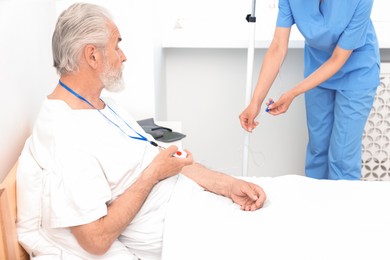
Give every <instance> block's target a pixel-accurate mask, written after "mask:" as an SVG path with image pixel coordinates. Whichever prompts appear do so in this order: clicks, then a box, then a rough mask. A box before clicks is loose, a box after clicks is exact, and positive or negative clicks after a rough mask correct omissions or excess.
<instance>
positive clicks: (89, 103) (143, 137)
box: [58, 80, 159, 147]
mask: <svg viewBox="0 0 390 260" xmlns="http://www.w3.org/2000/svg"><path fill="white" fill-rule="evenodd" d="M58 82H59V83H60V85H61V86H62V87H63V88H64V89H66V90H67V91H69V92H70V93H71V94H72V95H74V96H75V97H77V98H79V99H81V100H82V101H84V102H85V103H87V104H88V105H90V106H91V107H92V108H94V109H95V110H96V111H98V112H99V113H100V114H101V115H102V116H103V117H104V118H106V119H107V120H108V121H109V122H110V123H111V124H113V125H115V126H116V127H117V128H118V129H119V130H120V131H121V132H122V133H123V134H125V135H127V136H128V137H130V138H132V139H136V140H140V141H145V142H149V143H150V144H151V145H153V146H156V147H158V146H159V145H158V144H157V143H156V142H153V141H149V140H148V139H147V138H146V137H145V136H143V135H141V134H140V133H138V132H137V131H135V130H134V129H133V128H132V127H131V126H130V125H129V124H128V123H127V122H126V121H125V120H124V119H123V118H122V117H120V116H119V115H118V114H117V113H116V112H115V111H114V110H113V109H112V108H111V107H110V106H109V105H108V104H106V106H107V107H108V108H109V109H110V110H111V111H112V112H113V113H114V114H115V115H116V116H117V117H118V118H119V119H120V120H122V122H123V123H125V124H126V125H127V126H128V127H129V128H130V129H131V130H132V131H133V132H134V133H136V134H137V135H138V136H131V135H128V134H126V132H125V131H123V129H122V128H121V127H120V126H119V125H118V124H116V123H115V122H113V121H112V120H111V119H109V118H108V117H107V116H106V115H105V114H103V113H102V111H100V110H99V109H97V108H96V107H95V106H94V105H92V103H91V102H89V101H88V100H87V99H85V98H84V97H82V96H81V95H79V94H78V93H77V92H75V91H74V90H73V89H71V88H70V87H68V86H67V85H65V84H64V83H63V82H61V80H59V81H58Z"/></svg>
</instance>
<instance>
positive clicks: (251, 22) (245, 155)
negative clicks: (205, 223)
mask: <svg viewBox="0 0 390 260" xmlns="http://www.w3.org/2000/svg"><path fill="white" fill-rule="evenodd" d="M255 10H256V0H252V12H251V14H248V15H247V16H246V20H247V21H248V23H249V44H248V57H247V71H246V92H245V107H247V106H248V105H249V102H250V100H251V94H252V73H253V59H254V49H255V28H256V27H255V25H256V17H255ZM248 151H249V133H248V132H246V131H245V133H244V151H243V160H242V175H243V176H248V155H249V152H248Z"/></svg>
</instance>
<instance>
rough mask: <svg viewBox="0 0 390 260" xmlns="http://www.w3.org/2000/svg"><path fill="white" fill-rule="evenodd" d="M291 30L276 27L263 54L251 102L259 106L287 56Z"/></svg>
mask: <svg viewBox="0 0 390 260" xmlns="http://www.w3.org/2000/svg"><path fill="white" fill-rule="evenodd" d="M290 31H291V28H283V27H276V29H275V33H274V38H273V39H272V42H271V44H270V46H269V48H268V50H267V52H266V53H265V56H264V60H263V64H262V66H261V69H260V73H259V77H258V80H257V84H256V88H255V90H254V92H253V98H252V102H251V103H254V104H257V105H258V106H260V105H261V104H262V103H263V101H264V98H265V96H266V95H267V93H268V91H269V89H270V88H271V86H272V83H273V82H274V80H275V78H276V76H277V75H278V73H279V70H280V67H281V66H282V64H283V61H284V59H285V58H286V56H287V51H288V41H289V38H290Z"/></svg>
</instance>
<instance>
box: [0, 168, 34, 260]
mask: <svg viewBox="0 0 390 260" xmlns="http://www.w3.org/2000/svg"><path fill="white" fill-rule="evenodd" d="M16 169H17V163H16V164H15V165H14V167H13V168H12V170H11V171H10V172H9V173H8V175H7V176H6V178H5V179H4V181H3V182H2V183H1V184H0V259H5V260H20V259H30V257H29V255H28V254H27V253H26V251H25V250H24V249H23V247H22V246H21V245H20V244H19V243H18V239H17V234H16V216H17V215H16V214H17V209H16Z"/></svg>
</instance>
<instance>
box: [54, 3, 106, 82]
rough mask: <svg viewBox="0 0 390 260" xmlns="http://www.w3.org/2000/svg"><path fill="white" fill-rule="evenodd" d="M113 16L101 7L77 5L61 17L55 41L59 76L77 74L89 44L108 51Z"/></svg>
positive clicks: (55, 32)
mask: <svg viewBox="0 0 390 260" xmlns="http://www.w3.org/2000/svg"><path fill="white" fill-rule="evenodd" d="M111 21H112V18H111V15H110V14H109V13H108V11H107V10H106V9H104V8H103V7H101V6H98V5H93V4H86V3H78V4H73V5H71V6H70V7H69V8H68V9H66V10H65V11H63V12H62V13H61V15H60V16H59V17H58V21H57V24H56V27H55V30H54V33H53V38H52V51H53V65H54V67H55V68H56V70H57V73H58V74H59V75H63V74H66V73H69V72H76V71H78V69H79V64H80V55H81V53H82V51H83V49H84V47H85V46H86V45H87V44H92V45H94V46H96V47H97V48H102V49H103V48H105V47H106V45H107V43H108V40H109V36H110V31H109V27H108V24H109V22H111Z"/></svg>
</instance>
